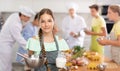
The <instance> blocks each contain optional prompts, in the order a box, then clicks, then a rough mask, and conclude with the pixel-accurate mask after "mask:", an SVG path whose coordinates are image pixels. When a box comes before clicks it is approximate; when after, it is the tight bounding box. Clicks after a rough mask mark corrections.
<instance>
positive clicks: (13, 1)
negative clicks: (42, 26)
mask: <svg viewBox="0 0 120 71" xmlns="http://www.w3.org/2000/svg"><path fill="white" fill-rule="evenodd" d="M69 2H76V3H78V4H79V10H78V11H77V13H78V14H79V15H80V16H82V17H83V18H84V19H85V22H86V24H87V26H88V27H90V26H91V18H92V17H91V15H90V12H89V6H90V5H92V4H94V3H96V4H99V5H100V6H101V8H102V9H103V7H104V8H106V7H107V5H110V4H120V0H0V23H2V22H3V21H2V20H4V21H5V20H6V19H7V17H8V16H9V15H10V14H11V13H13V12H17V11H18V8H19V6H21V5H23V6H24V5H25V6H28V7H30V8H32V9H33V10H34V11H35V12H39V11H40V10H41V9H42V8H50V9H51V10H52V11H53V12H54V16H55V20H56V24H57V25H58V27H59V29H61V24H62V19H63V18H64V17H65V16H66V15H67V9H66V4H67V3H69ZM103 10H104V9H103ZM101 14H102V12H101ZM102 15H103V14H102ZM103 17H104V18H105V19H106V22H107V23H106V24H107V27H109V28H110V27H111V26H112V24H113V23H112V22H110V21H108V20H107V18H106V15H103ZM61 33H62V31H60V32H59V33H58V34H59V35H60V36H61V35H62V34H61ZM84 42H85V43H84V47H85V48H86V49H89V46H90V36H87V35H86V37H85V41H84ZM17 47H18V45H17V44H16V45H15V47H14V48H13V62H15V58H16V54H15V53H16V51H17V49H18V48H17ZM105 55H106V56H107V57H110V55H111V54H110V48H109V46H105Z"/></svg>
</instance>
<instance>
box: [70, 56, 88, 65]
mask: <svg viewBox="0 0 120 71" xmlns="http://www.w3.org/2000/svg"><path fill="white" fill-rule="evenodd" d="M71 62H72V65H78V66H81V65H86V64H88V60H87V59H85V58H83V57H81V58H80V57H78V58H76V59H73V60H72V61H71Z"/></svg>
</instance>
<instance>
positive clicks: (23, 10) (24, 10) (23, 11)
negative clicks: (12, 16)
mask: <svg viewBox="0 0 120 71" xmlns="http://www.w3.org/2000/svg"><path fill="white" fill-rule="evenodd" d="M19 12H20V13H21V14H23V15H25V16H28V17H32V16H33V15H35V12H34V11H33V10H32V9H30V8H29V7H25V6H21V7H20V8H19Z"/></svg>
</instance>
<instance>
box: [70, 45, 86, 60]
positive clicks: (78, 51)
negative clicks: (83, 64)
mask: <svg viewBox="0 0 120 71" xmlns="http://www.w3.org/2000/svg"><path fill="white" fill-rule="evenodd" d="M84 52H85V50H84V48H83V47H80V46H75V47H74V49H73V55H72V59H75V58H77V57H82V56H83V53H84Z"/></svg>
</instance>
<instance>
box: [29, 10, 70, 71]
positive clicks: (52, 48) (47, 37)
mask: <svg viewBox="0 0 120 71" xmlns="http://www.w3.org/2000/svg"><path fill="white" fill-rule="evenodd" d="M39 23H40V30H39V34H38V36H36V37H34V38H30V39H29V40H28V43H27V48H28V49H29V55H30V56H31V55H33V54H34V55H35V56H38V55H39V54H40V51H42V52H43V53H46V56H47V61H48V62H47V66H46V64H45V65H42V66H41V67H39V68H35V71H47V67H49V69H50V70H51V71H58V68H57V67H56V64H55V60H56V57H57V55H58V53H57V52H58V51H64V50H69V47H68V45H67V43H66V42H65V40H64V39H62V38H60V37H58V36H56V35H54V33H53V29H54V28H53V27H54V25H55V20H54V17H53V13H52V11H51V10H50V9H42V10H41V11H40V12H39ZM41 39H43V40H41ZM57 43H58V47H57ZM40 45H42V46H40ZM44 48H45V49H44Z"/></svg>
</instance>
